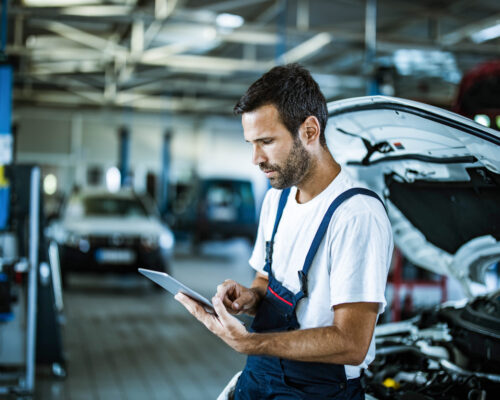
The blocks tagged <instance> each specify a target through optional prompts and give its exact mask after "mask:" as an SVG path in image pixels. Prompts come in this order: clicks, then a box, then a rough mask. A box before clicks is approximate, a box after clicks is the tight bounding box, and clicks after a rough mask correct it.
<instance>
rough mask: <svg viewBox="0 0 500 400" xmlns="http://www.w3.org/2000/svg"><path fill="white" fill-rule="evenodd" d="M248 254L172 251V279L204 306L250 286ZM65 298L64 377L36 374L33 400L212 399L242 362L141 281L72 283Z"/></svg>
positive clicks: (216, 249)
mask: <svg viewBox="0 0 500 400" xmlns="http://www.w3.org/2000/svg"><path fill="white" fill-rule="evenodd" d="M249 255H250V247H249V246H248V244H247V243H246V242H243V241H238V240H236V241H232V242H228V243H211V244H209V245H205V246H204V247H203V248H202V252H201V255H200V256H193V255H191V254H190V252H189V247H185V248H184V249H183V248H182V246H180V247H179V252H178V254H176V257H175V259H174V261H173V264H172V274H173V275H174V276H175V277H177V278H178V279H179V280H181V281H183V282H185V283H187V284H188V285H189V286H191V287H192V288H193V289H195V290H198V291H199V292H200V293H201V294H203V295H205V296H206V297H208V298H210V297H211V296H212V295H213V293H214V292H215V290H216V286H217V284H219V283H220V282H222V281H223V280H224V279H228V278H232V279H235V280H238V281H239V282H241V283H243V284H249V283H250V282H251V281H252V279H253V272H252V270H251V268H250V267H249V266H248V262H247V260H248V257H249ZM69 284H70V286H69V288H68V290H66V291H65V293H64V301H65V317H66V324H65V327H64V331H63V337H64V345H65V353H66V355H67V377H66V378H65V379H62V380H61V379H56V378H54V377H52V376H51V375H50V374H47V373H46V372H45V373H42V372H40V371H39V373H38V374H37V380H36V395H35V398H36V399H43V400H59V399H64V400H94V399H96V400H108V399H113V400H120V399H124V400H135V399H137V400H139V399H141V400H143V399H158V400H159V399H190V400H197V399H200V400H204V399H215V398H216V397H217V395H218V394H219V392H220V391H221V390H222V388H223V387H224V386H225V384H226V383H227V382H228V380H229V379H230V378H231V377H232V376H233V374H234V373H236V372H237V371H239V370H240V369H241V368H242V367H243V365H244V360H245V357H244V356H242V355H240V354H238V353H236V352H234V351H233V350H231V349H230V348H228V347H227V346H226V345H225V344H224V343H223V342H222V341H221V340H220V339H218V338H217V337H215V336H213V335H212V334H211V333H210V332H209V331H208V330H206V328H205V327H204V326H203V325H201V324H200V323H198V322H197V321H196V320H195V319H194V318H193V317H192V316H191V315H190V314H189V313H188V312H187V311H186V310H185V309H184V308H182V307H181V306H180V305H179V304H178V303H177V302H176V301H175V300H173V298H172V296H171V295H170V294H168V293H167V292H164V291H157V290H153V288H152V283H151V284H150V282H149V281H146V280H145V278H143V277H141V276H137V277H119V276H114V277H100V276H95V275H94V276H82V275H78V276H72V277H70V280H69Z"/></svg>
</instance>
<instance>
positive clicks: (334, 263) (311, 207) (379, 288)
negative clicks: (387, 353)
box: [249, 169, 394, 379]
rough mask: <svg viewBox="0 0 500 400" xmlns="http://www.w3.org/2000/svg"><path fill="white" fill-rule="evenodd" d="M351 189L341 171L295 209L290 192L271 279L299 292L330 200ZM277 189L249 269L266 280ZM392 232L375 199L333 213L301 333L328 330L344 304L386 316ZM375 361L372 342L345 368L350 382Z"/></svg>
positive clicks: (267, 203) (312, 275) (362, 198)
mask: <svg viewBox="0 0 500 400" xmlns="http://www.w3.org/2000/svg"><path fill="white" fill-rule="evenodd" d="M352 187H360V186H359V185H354V183H353V181H352V180H351V178H350V177H349V176H348V174H347V172H346V171H345V170H344V169H342V170H341V172H340V173H339V174H338V175H337V176H336V178H335V179H334V180H333V181H332V182H331V183H330V184H329V185H328V187H327V188H326V189H325V190H323V192H321V193H320V194H319V195H317V196H316V197H314V198H313V199H311V200H310V201H308V202H306V203H304V204H299V203H297V201H296V194H297V188H296V187H292V188H291V190H290V194H289V196H288V200H287V203H286V207H285V209H284V211H283V216H282V217H281V221H280V223H279V226H278V231H277V232H276V236H275V239H274V250H273V265H272V271H273V275H274V277H275V278H276V279H277V280H278V281H280V282H281V284H282V285H284V286H285V287H286V288H287V289H289V290H291V291H292V292H293V293H297V292H298V291H299V290H300V282H299V277H298V274H297V271H299V270H301V269H302V267H303V266H304V261H305V258H306V255H307V252H308V251H309V247H310V246H311V243H312V241H313V238H314V235H315V234H316V231H317V230H318V227H319V225H320V223H321V221H322V219H323V217H324V215H325V213H326V211H327V209H328V207H329V206H330V204H331V203H332V201H333V200H334V199H335V198H336V197H337V196H338V195H340V194H341V193H343V192H345V191H346V190H347V189H350V188H352ZM280 195H281V191H280V190H276V189H270V190H269V191H268V192H267V194H266V197H265V199H264V203H263V205H262V210H261V215H260V222H259V229H258V232H257V240H256V243H255V247H254V250H253V253H252V256H251V257H250V261H249V262H250V265H251V266H252V267H253V268H254V269H255V270H257V271H258V272H261V273H263V274H265V275H267V273H266V272H264V265H265V255H266V254H265V253H266V252H265V242H266V241H268V240H270V239H271V235H272V231H273V227H274V221H275V219H276V212H277V209H278V202H279V198H280ZM393 246H394V244H393V239H392V230H391V225H390V222H389V219H388V217H387V214H386V212H385V209H384V207H383V205H382V204H381V203H380V201H378V200H377V199H375V198H373V197H370V196H366V195H362V194H357V195H355V196H353V197H351V198H349V199H348V200H345V201H344V202H343V203H342V204H341V205H340V206H339V207H338V208H337V210H336V211H335V212H334V214H333V216H332V219H331V221H330V225H329V226H328V229H327V231H326V233H325V236H324V237H323V240H322V242H321V244H320V246H319V248H318V251H317V253H316V256H315V257H314V260H313V262H312V265H311V268H310V269H309V273H308V297H307V298H304V299H302V300H301V301H300V302H299V304H298V306H297V310H296V314H297V319H298V322H299V324H300V327H301V329H306V328H315V327H321V326H330V325H332V323H333V319H334V312H333V306H335V305H338V304H342V303H353V302H376V303H379V314H381V313H382V312H383V311H384V308H385V305H386V301H385V296H384V292H385V285H386V281H387V274H388V272H389V267H390V263H391V258H392V250H393ZM374 357H375V342H374V340H373V337H372V341H371V343H370V347H369V350H368V353H367V355H366V358H365V360H364V361H363V362H362V363H361V364H360V365H359V366H348V365H346V367H345V370H346V376H347V378H348V379H352V378H357V377H358V376H359V375H360V370H361V368H366V367H367V366H368V364H369V363H370V362H371V361H372V360H373V359H374Z"/></svg>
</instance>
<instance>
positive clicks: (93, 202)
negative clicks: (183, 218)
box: [48, 190, 174, 277]
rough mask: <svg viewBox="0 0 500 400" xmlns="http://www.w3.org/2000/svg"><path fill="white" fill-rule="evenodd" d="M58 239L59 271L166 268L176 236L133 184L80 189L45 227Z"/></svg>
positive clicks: (130, 270) (122, 271)
mask: <svg viewBox="0 0 500 400" xmlns="http://www.w3.org/2000/svg"><path fill="white" fill-rule="evenodd" d="M48 236H49V237H51V238H52V239H54V240H55V241H56V242H57V243H58V245H59V255H60V260H61V271H62V275H63V277H64V276H65V275H66V274H67V273H68V272H70V271H79V272H117V273H124V272H130V273H137V268H138V267H143V268H149V269H154V270H158V271H164V272H165V271H168V269H169V262H170V258H171V256H172V252H173V248H174V236H173V234H172V232H171V230H170V229H169V227H168V226H167V225H166V224H165V223H163V222H162V221H161V219H160V217H159V216H158V213H157V212H156V209H155V207H154V206H153V204H152V202H151V200H150V199H149V198H148V197H144V196H142V197H140V196H138V195H136V194H135V193H134V192H132V191H131V190H121V191H119V192H117V193H109V192H106V191H104V190H81V191H77V192H75V193H73V194H72V195H71V196H70V197H69V199H68V201H67V202H66V204H65V206H64V208H63V211H62V214H61V218H60V219H59V220H57V221H55V222H54V223H53V224H52V225H51V226H50V227H49V229H48Z"/></svg>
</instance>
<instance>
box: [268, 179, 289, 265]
mask: <svg viewBox="0 0 500 400" xmlns="http://www.w3.org/2000/svg"><path fill="white" fill-rule="evenodd" d="M289 194H290V188H286V189H284V190H282V191H281V196H280V201H279V203H278V210H277V212H276V219H275V220H274V227H273V233H272V235H271V239H270V240H269V241H267V242H266V265H265V266H264V271H266V272H267V273H268V274H271V265H272V262H273V246H274V236H276V232H277V231H278V225H279V223H280V220H281V216H282V215H283V210H284V209H285V206H286V201H287V200H288V195H289Z"/></svg>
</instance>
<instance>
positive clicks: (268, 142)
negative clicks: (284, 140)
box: [262, 139, 273, 144]
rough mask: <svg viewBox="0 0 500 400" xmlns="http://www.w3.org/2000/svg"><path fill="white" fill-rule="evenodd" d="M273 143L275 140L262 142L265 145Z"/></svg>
mask: <svg viewBox="0 0 500 400" xmlns="http://www.w3.org/2000/svg"><path fill="white" fill-rule="evenodd" d="M272 142H273V139H266V140H263V141H262V143H263V144H271V143H272Z"/></svg>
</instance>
